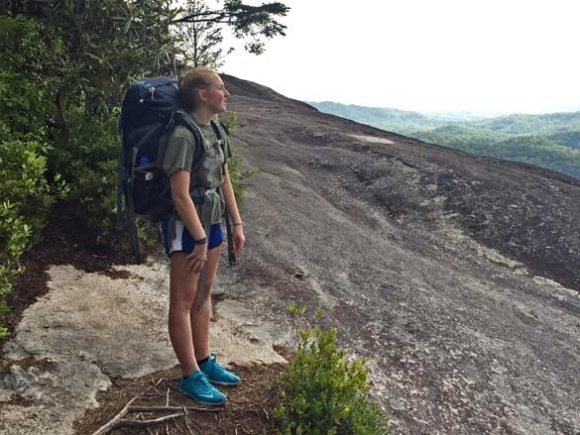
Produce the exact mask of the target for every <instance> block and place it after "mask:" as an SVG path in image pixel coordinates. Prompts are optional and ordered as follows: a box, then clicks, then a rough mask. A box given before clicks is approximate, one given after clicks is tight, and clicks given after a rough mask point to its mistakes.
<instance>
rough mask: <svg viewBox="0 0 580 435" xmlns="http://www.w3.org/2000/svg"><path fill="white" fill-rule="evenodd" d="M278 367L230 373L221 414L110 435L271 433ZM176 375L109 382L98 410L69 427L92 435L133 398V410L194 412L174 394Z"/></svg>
mask: <svg viewBox="0 0 580 435" xmlns="http://www.w3.org/2000/svg"><path fill="white" fill-rule="evenodd" d="M283 369H284V367H283V365H281V364H273V365H258V366H254V367H235V368H234V371H235V372H236V373H238V374H239V375H240V376H241V378H242V382H241V383H240V385H238V386H237V387H233V388H223V389H222V391H224V393H226V394H227V396H228V403H227V405H226V406H225V407H223V408H218V411H217V412H213V411H214V410H215V408H209V409H210V411H209V412H203V411H190V412H189V421H188V422H186V421H185V418H184V417H179V418H177V419H175V420H174V421H171V422H168V423H161V424H158V425H152V426H150V427H149V429H150V432H147V431H146V429H144V428H132V427H119V428H117V429H114V430H113V431H111V432H110V434H112V435H136V434H144V433H163V434H171V435H173V434H187V433H188V428H187V425H189V427H190V429H191V430H192V432H191V433H198V434H210V433H213V434H255V435H262V434H263V435H269V434H271V433H273V424H274V420H273V410H274V408H275V406H276V405H277V404H278V402H279V392H278V387H277V385H276V381H277V379H278V378H279V376H280V374H281V373H282V371H283ZM180 375H181V373H180V371H179V369H177V368H175V369H173V370H168V371H164V372H157V373H154V374H152V375H150V376H146V377H144V378H140V379H134V380H127V379H122V378H120V379H113V380H112V381H113V387H111V388H109V389H108V390H107V391H106V392H103V393H101V394H99V396H97V400H98V401H99V403H101V404H102V406H101V407H99V408H96V409H92V410H90V411H87V412H86V414H85V415H84V416H83V417H82V418H81V419H79V420H78V421H77V422H76V423H75V425H74V428H75V433H76V434H77V435H88V434H92V433H94V432H95V431H96V430H98V429H99V428H100V427H101V426H103V425H105V424H106V423H107V422H109V421H110V420H111V419H112V418H114V417H115V415H117V414H118V413H119V411H120V410H122V409H123V407H124V406H125V405H126V404H127V402H129V401H130V400H131V399H132V398H133V397H135V396H137V395H139V398H138V399H137V400H136V401H135V402H134V403H133V405H141V406H167V405H168V404H169V406H178V407H180V406H187V407H191V406H200V405H197V404H196V403H195V402H193V401H192V400H190V399H188V398H187V397H186V396H184V395H183V394H181V393H180V392H178V391H177V380H178V379H179V376H180ZM168 414H169V413H168V412H161V413H160V412H155V413H143V412H142V413H132V414H130V415H127V417H126V418H131V419H135V420H151V419H154V418H159V417H161V416H163V415H168Z"/></svg>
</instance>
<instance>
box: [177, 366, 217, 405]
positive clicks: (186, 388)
mask: <svg viewBox="0 0 580 435" xmlns="http://www.w3.org/2000/svg"><path fill="white" fill-rule="evenodd" d="M178 390H179V391H181V392H182V393H183V394H186V395H187V396H189V397H191V398H192V399H193V400H195V401H196V402H199V403H202V404H204V405H223V404H224V403H226V395H225V394H224V393H222V392H221V391H219V390H218V389H217V388H215V387H214V386H213V385H212V384H210V383H209V381H208V380H207V378H206V376H205V375H204V374H203V373H202V372H200V371H199V370H197V371H195V372H193V374H192V375H191V376H189V377H188V378H183V377H182V378H181V379H180V380H179V385H178Z"/></svg>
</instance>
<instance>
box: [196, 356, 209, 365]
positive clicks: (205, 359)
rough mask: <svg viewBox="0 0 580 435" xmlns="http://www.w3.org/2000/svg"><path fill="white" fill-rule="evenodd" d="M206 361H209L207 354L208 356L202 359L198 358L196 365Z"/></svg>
mask: <svg viewBox="0 0 580 435" xmlns="http://www.w3.org/2000/svg"><path fill="white" fill-rule="evenodd" d="M208 361H209V356H208V357H205V358H204V359H200V360H198V361H197V365H198V366H200V365H202V364H205V363H206V362H208Z"/></svg>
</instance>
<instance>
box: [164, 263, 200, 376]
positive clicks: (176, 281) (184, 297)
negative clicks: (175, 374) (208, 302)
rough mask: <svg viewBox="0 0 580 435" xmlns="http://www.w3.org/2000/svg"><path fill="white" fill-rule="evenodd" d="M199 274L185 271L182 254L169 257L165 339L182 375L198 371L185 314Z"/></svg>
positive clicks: (191, 302)
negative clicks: (166, 331)
mask: <svg viewBox="0 0 580 435" xmlns="http://www.w3.org/2000/svg"><path fill="white" fill-rule="evenodd" d="M198 281H199V274H196V275H193V274H191V273H190V272H189V271H188V270H187V265H186V260H185V254H184V253H183V252H176V253H174V254H173V255H171V272H170V284H169V290H170V296H169V321H168V326H169V338H170V339H171V345H172V346H173V350H174V351H175V355H176V356H177V360H178V361H179V364H180V365H181V370H182V372H183V376H189V375H191V374H192V373H193V372H194V371H196V370H199V367H198V366H197V361H196V359H195V349H194V347H193V343H192V341H191V337H192V333H191V323H190V319H189V313H190V311H191V309H192V306H194V300H195V295H196V293H197V283H198Z"/></svg>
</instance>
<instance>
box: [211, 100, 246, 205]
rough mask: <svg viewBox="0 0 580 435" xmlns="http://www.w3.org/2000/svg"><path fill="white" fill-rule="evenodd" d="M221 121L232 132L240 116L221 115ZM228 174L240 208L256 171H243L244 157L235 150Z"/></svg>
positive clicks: (228, 113)
mask: <svg viewBox="0 0 580 435" xmlns="http://www.w3.org/2000/svg"><path fill="white" fill-rule="evenodd" d="M219 120H220V122H221V123H222V124H223V125H225V126H226V128H227V129H228V130H229V131H230V132H232V131H234V129H235V128H236V125H237V123H238V114H237V113H236V112H225V113H220V115H219ZM234 147H235V144H234ZM228 172H229V174H230V181H231V182H232V188H233V189H234V195H235V197H236V202H237V203H238V206H239V205H240V204H241V203H242V200H243V199H244V193H245V191H246V184H247V180H248V178H250V177H251V176H252V175H253V174H254V171H247V170H243V169H242V156H241V155H240V154H239V153H238V152H236V150H235V149H234V150H233V156H232V157H231V158H230V159H229V160H228Z"/></svg>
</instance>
